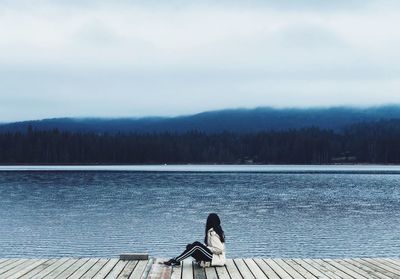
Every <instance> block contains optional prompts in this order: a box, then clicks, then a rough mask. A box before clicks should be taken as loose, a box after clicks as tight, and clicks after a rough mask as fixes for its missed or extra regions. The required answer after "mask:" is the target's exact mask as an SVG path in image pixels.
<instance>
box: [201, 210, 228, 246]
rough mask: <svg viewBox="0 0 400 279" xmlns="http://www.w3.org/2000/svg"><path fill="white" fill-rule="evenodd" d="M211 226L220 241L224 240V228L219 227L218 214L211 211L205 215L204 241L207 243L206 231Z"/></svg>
mask: <svg viewBox="0 0 400 279" xmlns="http://www.w3.org/2000/svg"><path fill="white" fill-rule="evenodd" d="M211 228H213V229H214V231H215V232H216V233H217V234H218V235H219V238H220V239H221V242H225V234H224V230H223V229H222V227H221V220H220V219H219V217H218V215H217V214H215V213H211V214H210V215H208V217H207V223H206V236H205V237H204V242H205V243H207V232H208V230H209V229H211Z"/></svg>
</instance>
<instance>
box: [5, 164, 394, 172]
mask: <svg viewBox="0 0 400 279" xmlns="http://www.w3.org/2000/svg"><path fill="white" fill-rule="evenodd" d="M19 171H22V172H25V171H27V172H29V171H49V172H52V171H60V172H64V171H65V172H73V171H78V172H80V171H82V172H92V171H93V172H96V171H97V172H149V173H150V172H163V173H168V172H171V173H179V172H180V173H269V174H400V165H216V164H214V165H206V164H203V165H190V164H186V165H3V166H0V172H19Z"/></svg>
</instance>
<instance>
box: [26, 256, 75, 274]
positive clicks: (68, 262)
mask: <svg viewBox="0 0 400 279" xmlns="http://www.w3.org/2000/svg"><path fill="white" fill-rule="evenodd" d="M76 262H77V259H67V260H66V261H65V262H64V263H62V264H61V265H59V266H58V267H57V268H55V269H53V270H52V271H51V272H49V273H47V274H46V276H44V277H38V275H36V276H35V277H34V278H37V279H42V278H54V277H56V276H58V275H59V274H60V273H62V272H63V271H64V270H66V269H67V268H69V267H70V266H71V265H73V264H74V263H76Z"/></svg>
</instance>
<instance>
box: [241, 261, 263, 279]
mask: <svg viewBox="0 0 400 279" xmlns="http://www.w3.org/2000/svg"><path fill="white" fill-rule="evenodd" d="M244 262H245V263H246V265H247V267H248V268H249V269H250V271H251V273H253V276H254V277H255V278H257V279H258V278H261V279H262V278H265V279H268V277H267V276H266V275H265V274H264V272H263V271H262V270H261V268H260V267H259V266H258V265H257V264H256V263H255V262H254V260H253V259H244Z"/></svg>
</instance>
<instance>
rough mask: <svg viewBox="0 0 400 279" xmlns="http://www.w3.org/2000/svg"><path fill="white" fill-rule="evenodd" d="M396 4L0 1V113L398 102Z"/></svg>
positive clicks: (375, 0) (399, 14) (11, 116)
mask: <svg viewBox="0 0 400 279" xmlns="http://www.w3.org/2000/svg"><path fill="white" fill-rule="evenodd" d="M399 2H400V1H392V0H387V1H386V0H363V1H361V0H360V1H358V0H346V1H345V0H336V1H334V0H333V1H319V0H314V1H312V0H307V1H306V0H304V1H299V0H296V1H295V0H281V1H271V0H270V1H268V0H267V1H261V0H259V1H258V0H254V1H251V0H250V1H235V0H234V1H228V0H220V1H211V0H210V1H208V0H206V1H184V0H181V1H178V0H172V1H161V0H151V1H128V0H121V1H106V0H98V1H95V0H81V1H78V0H76V1H75V0H73V1H72V0H69V1H67V0H62V1H61V0H59V1H57V0H52V1H50V0H41V1H39V0H37V1H36V0H29V1H28V0H25V1H24V0H22V1H21V0H20V1H19V0H12V1H11V0H8V1H5V0H0V122H5V121H15V120H27V119H40V118H48V117H63V116H102V117H118V116H146V115H179V114H189V113H196V112H200V111H205V110H213V109H221V108H237V107H247V108H251V107H258V106H274V107H310V106H332V105H357V106H369V105H379V104H388V103H400V55H399V49H400V31H399V28H398V26H400V3H399ZM144 3H145V4H144Z"/></svg>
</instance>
